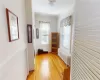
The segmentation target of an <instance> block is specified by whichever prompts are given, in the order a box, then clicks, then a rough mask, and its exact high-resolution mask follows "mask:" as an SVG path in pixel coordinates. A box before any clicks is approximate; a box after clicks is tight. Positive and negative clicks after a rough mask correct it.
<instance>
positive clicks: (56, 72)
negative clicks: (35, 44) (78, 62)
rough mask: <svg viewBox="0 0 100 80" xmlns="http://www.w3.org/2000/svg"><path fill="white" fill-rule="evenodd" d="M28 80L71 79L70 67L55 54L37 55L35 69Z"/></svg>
mask: <svg viewBox="0 0 100 80" xmlns="http://www.w3.org/2000/svg"><path fill="white" fill-rule="evenodd" d="M27 80H70V67H69V66H66V65H65V63H64V62H63V61H62V60H61V59H60V58H59V57H58V56H57V55H55V54H52V53H49V54H41V55H37V56H36V57H35V70H34V71H33V72H31V73H30V74H29V76H28V79H27Z"/></svg>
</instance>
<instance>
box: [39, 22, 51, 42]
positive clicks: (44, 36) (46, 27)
mask: <svg viewBox="0 0 100 80" xmlns="http://www.w3.org/2000/svg"><path fill="white" fill-rule="evenodd" d="M49 33H50V23H46V22H40V36H41V44H49Z"/></svg>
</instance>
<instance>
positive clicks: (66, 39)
mask: <svg viewBox="0 0 100 80" xmlns="http://www.w3.org/2000/svg"><path fill="white" fill-rule="evenodd" d="M70 35H71V26H64V27H62V37H61V38H62V45H63V47H65V48H70Z"/></svg>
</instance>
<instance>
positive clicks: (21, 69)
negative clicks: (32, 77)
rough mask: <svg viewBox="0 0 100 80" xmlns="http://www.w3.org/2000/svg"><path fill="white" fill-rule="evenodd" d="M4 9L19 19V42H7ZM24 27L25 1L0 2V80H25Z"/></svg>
mask: <svg viewBox="0 0 100 80" xmlns="http://www.w3.org/2000/svg"><path fill="white" fill-rule="evenodd" d="M5 8H8V9H10V10H11V11H12V12H14V13H15V14H16V15H17V16H18V18H19V35H20V39H19V40H16V41H13V42H9V39H8V27H7V21H6V11H5ZM25 26H26V17H25V0H0V80H26V77H27V66H26V65H27V63H26V55H27V54H26V52H27V51H26V48H27V43H26V28H25Z"/></svg>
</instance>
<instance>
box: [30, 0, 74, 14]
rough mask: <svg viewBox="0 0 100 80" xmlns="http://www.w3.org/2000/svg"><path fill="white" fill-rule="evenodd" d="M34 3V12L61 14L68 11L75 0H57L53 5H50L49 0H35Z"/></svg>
mask: <svg viewBox="0 0 100 80" xmlns="http://www.w3.org/2000/svg"><path fill="white" fill-rule="evenodd" d="M32 5H33V11H34V12H37V13H43V14H52V15H59V14H61V13H64V12H67V11H68V9H69V8H70V7H72V6H73V5H74V0H56V2H55V3H54V5H53V6H50V5H49V1H48V0H33V2H32Z"/></svg>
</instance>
